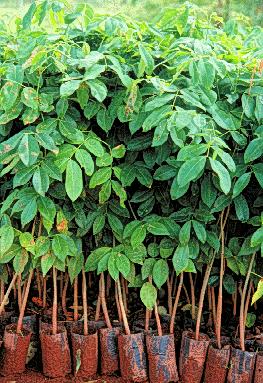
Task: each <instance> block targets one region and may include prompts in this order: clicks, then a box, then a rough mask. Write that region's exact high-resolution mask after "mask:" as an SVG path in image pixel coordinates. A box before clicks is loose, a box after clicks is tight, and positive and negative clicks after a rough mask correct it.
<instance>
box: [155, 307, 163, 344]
mask: <svg viewBox="0 0 263 383" xmlns="http://www.w3.org/2000/svg"><path fill="white" fill-rule="evenodd" d="M154 314H155V319H156V325H157V332H158V336H162V335H163V330H162V325H161V321H160V317H159V313H158V306H157V303H156V302H155V305H154Z"/></svg>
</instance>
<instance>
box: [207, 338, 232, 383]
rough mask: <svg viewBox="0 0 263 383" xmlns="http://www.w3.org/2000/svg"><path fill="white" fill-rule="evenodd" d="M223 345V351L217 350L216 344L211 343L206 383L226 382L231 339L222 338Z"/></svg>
mask: <svg viewBox="0 0 263 383" xmlns="http://www.w3.org/2000/svg"><path fill="white" fill-rule="evenodd" d="M221 343H222V348H221V349H218V348H217V346H216V345H215V342H213V343H211V344H210V346H209V348H208V354H207V360H206V366H205V383H215V382H216V383H224V382H225V381H226V376H227V372H228V365H229V359H230V353H231V349H230V345H229V339H224V337H222V338H221Z"/></svg>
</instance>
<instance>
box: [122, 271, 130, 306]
mask: <svg viewBox="0 0 263 383" xmlns="http://www.w3.org/2000/svg"><path fill="white" fill-rule="evenodd" d="M121 288H122V296H123V305H124V309H125V311H126V313H127V312H128V311H127V310H128V306H127V297H126V287H125V283H124V278H123V276H122V275H121Z"/></svg>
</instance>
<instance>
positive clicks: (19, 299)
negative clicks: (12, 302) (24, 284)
mask: <svg viewBox="0 0 263 383" xmlns="http://www.w3.org/2000/svg"><path fill="white" fill-rule="evenodd" d="M17 298H18V307H19V312H20V311H21V307H22V289H21V273H19V274H18V277H17Z"/></svg>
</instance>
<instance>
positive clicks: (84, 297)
mask: <svg viewBox="0 0 263 383" xmlns="http://www.w3.org/2000/svg"><path fill="white" fill-rule="evenodd" d="M82 301H83V324H84V335H85V336H87V335H88V333H89V328H88V303H87V282H86V273H85V270H84V269H82Z"/></svg>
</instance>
